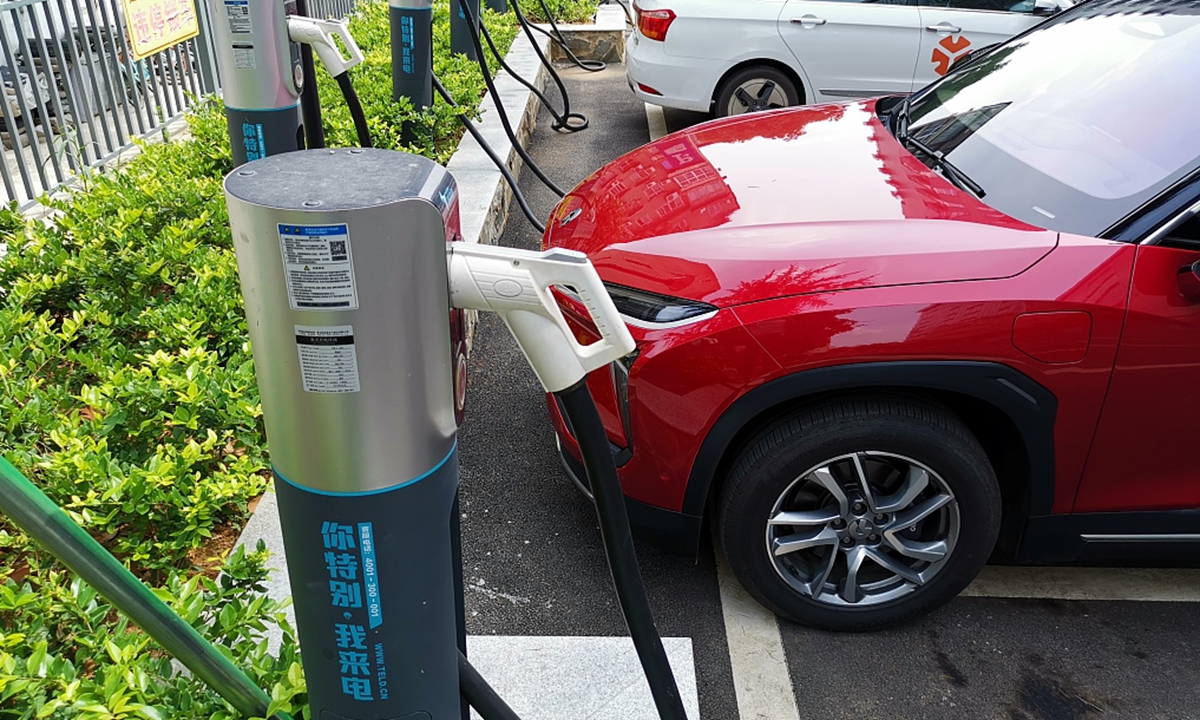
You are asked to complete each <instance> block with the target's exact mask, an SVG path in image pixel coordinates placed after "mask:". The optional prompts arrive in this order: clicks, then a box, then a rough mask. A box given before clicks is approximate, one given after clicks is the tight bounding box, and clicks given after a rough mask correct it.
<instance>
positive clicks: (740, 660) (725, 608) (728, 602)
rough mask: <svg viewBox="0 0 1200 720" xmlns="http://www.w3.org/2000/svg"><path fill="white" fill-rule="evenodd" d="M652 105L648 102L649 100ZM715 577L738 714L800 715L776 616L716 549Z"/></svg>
mask: <svg viewBox="0 0 1200 720" xmlns="http://www.w3.org/2000/svg"><path fill="white" fill-rule="evenodd" d="M647 107H649V106H647ZM717 582H718V583H719V584H720V588H721V612H722V614H723V615H724V616H725V636H726V638H727V639H728V641H729V661H730V666H731V668H732V671H733V688H734V690H735V691H736V693H737V707H738V717H739V718H740V720H800V713H799V711H798V710H797V709H796V696H795V694H794V693H793V692H792V679H791V677H790V676H789V675H788V667H787V658H786V657H785V656H784V652H783V638H782V637H781V636H780V634H779V624H778V623H777V622H776V621H775V616H774V615H773V614H772V613H771V612H769V611H768V610H767V609H766V608H764V607H763V606H761V605H759V604H758V602H757V601H756V600H755V599H754V598H752V597H750V595H748V594H747V593H746V591H745V589H743V588H742V586H741V585H740V584H739V583H738V581H737V578H735V577H734V576H733V573H732V572H731V571H730V570H729V565H728V564H727V563H726V562H725V558H724V557H723V556H722V555H721V551H720V549H718V550H717Z"/></svg>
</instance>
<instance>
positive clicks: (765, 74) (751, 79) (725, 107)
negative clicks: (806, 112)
mask: <svg viewBox="0 0 1200 720" xmlns="http://www.w3.org/2000/svg"><path fill="white" fill-rule="evenodd" d="M800 102H801V98H800V92H799V90H798V89H797V88H796V82H795V81H794V80H792V78H790V77H788V76H787V74H786V73H784V72H782V71H781V70H779V69H777V68H773V67H770V66H768V65H752V66H750V67H746V68H742V69H741V70H738V71H737V72H735V73H734V74H732V75H730V76H729V77H727V78H726V79H725V81H724V82H723V83H721V86H720V87H719V88H718V89H717V99H716V103H715V105H714V107H713V114H714V115H716V116H717V117H728V116H729V115H741V114H742V113H748V112H758V111H760V110H774V109H776V108H783V107H792V106H794V105H799V104H800Z"/></svg>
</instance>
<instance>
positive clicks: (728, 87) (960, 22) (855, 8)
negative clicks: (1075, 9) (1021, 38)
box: [625, 0, 1074, 117]
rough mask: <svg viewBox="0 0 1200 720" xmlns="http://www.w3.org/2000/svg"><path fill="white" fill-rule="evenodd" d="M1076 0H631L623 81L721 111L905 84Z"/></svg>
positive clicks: (650, 98) (660, 97)
mask: <svg viewBox="0 0 1200 720" xmlns="http://www.w3.org/2000/svg"><path fill="white" fill-rule="evenodd" d="M1072 4H1074V0H636V2H635V3H634V12H635V14H636V28H635V29H634V31H633V32H632V33H631V34H630V36H629V39H628V41H627V44H626V55H625V58H626V67H627V74H628V77H629V85H630V87H631V88H632V89H633V92H634V93H635V94H637V96H638V97H639V98H640V99H642V100H643V101H645V102H648V103H651V104H655V105H662V106H665V107H672V108H679V109H681V110H695V111H698V112H712V113H713V114H715V115H717V116H718V117H721V116H726V115H736V114H739V113H744V112H752V111H755V110H766V109H768V108H779V107H788V106H791V105H804V104H810V103H819V102H830V101H837V100H845V99H848V98H861V97H872V96H877V95H887V94H894V93H907V92H912V91H913V90H916V89H918V88H921V87H924V86H925V85H927V84H929V83H930V82H932V81H933V80H936V79H937V78H938V77H940V76H942V75H945V74H946V72H947V71H948V70H949V69H950V66H951V65H952V64H953V63H954V61H955V60H956V59H958V58H961V57H962V56H963V55H965V54H966V53H968V52H970V51H971V50H974V49H978V48H982V47H984V46H986V45H991V44H993V43H997V42H1000V41H1002V40H1006V39H1008V38H1009V37H1012V36H1013V35H1016V34H1017V33H1019V32H1021V31H1023V30H1025V29H1027V28H1029V27H1032V26H1033V25H1036V24H1037V23H1039V22H1041V21H1042V20H1044V19H1045V18H1046V17H1048V16H1050V15H1053V14H1055V13H1057V12H1058V11H1060V10H1065V9H1066V8H1067V7H1069V6H1070V5H1072Z"/></svg>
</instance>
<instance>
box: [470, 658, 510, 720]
mask: <svg viewBox="0 0 1200 720" xmlns="http://www.w3.org/2000/svg"><path fill="white" fill-rule="evenodd" d="M458 690H459V692H461V693H462V696H463V698H465V699H466V701H467V704H468V705H470V706H471V707H473V708H475V711H476V712H478V713H479V717H481V718H483V720H521V718H520V717H518V716H517V713H516V712H514V711H513V709H512V708H510V707H509V706H508V703H506V702H504V698H502V697H500V693H498V692H496V690H495V689H494V688H493V687H492V686H491V685H488V681H487V680H484V679H483V676H482V675H480V674H479V671H478V670H476V669H475V666H473V665H472V664H471V663H470V662H469V661H468V660H467V656H466V655H463V654H462V652H459V653H458Z"/></svg>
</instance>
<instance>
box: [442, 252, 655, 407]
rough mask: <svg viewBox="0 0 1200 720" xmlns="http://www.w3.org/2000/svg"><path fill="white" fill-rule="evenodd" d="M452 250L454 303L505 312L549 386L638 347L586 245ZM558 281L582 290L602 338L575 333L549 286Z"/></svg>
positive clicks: (560, 385) (556, 387) (560, 386)
mask: <svg viewBox="0 0 1200 720" xmlns="http://www.w3.org/2000/svg"><path fill="white" fill-rule="evenodd" d="M446 254H447V261H448V264H449V270H450V304H451V305H453V306H454V307H456V308H461V309H464V310H468V309H469V310H489V311H492V312H496V313H498V314H499V315H500V316H501V317H502V318H504V322H505V324H507V325H508V329H509V330H510V331H511V332H512V334H513V335H514V336H515V337H516V339H517V342H518V344H520V346H521V350H522V351H523V352H524V353H525V357H526V358H527V359H528V360H529V364H530V365H531V366H532V367H533V372H534V373H535V374H536V375H537V378H538V380H539V381H541V383H542V386H543V387H544V388H546V391H547V392H559V391H560V390H565V389H567V388H569V387H571V386H572V385H574V384H575V383H577V382H579V381H580V380H582V379H583V378H584V377H585V376H587V374H588V373H589V372H591V371H593V370H596V369H598V368H601V367H604V366H605V365H607V364H608V363H611V362H612V361H614V360H617V359H619V358H621V357H624V356H625V355H628V354H629V353H631V352H633V350H634V347H635V346H634V342H633V336H632V335H630V334H629V328H627V327H626V326H625V322H624V321H623V320H622V319H621V315H620V313H618V312H617V308H616V306H615V305H613V302H612V298H610V297H609V296H608V292H607V291H606V290H605V289H604V284H603V283H601V281H600V276H599V275H598V274H596V269H595V268H594V267H592V263H591V262H590V261H589V260H588V259H587V256H586V255H584V254H583V253H579V252H575V251H573V250H548V251H546V252H540V253H539V252H532V251H529V250H517V249H515V248H505V247H496V246H492V245H473V244H472V245H468V244H467V243H452V244H450V245H448V246H447V250H446ZM554 285H563V286H568V287H570V288H571V289H572V290H573V291H574V292H575V293H576V294H577V295H578V296H579V297H580V298H581V300H582V301H583V304H584V306H585V307H586V308H587V310H588V313H589V314H590V315H591V317H592V323H593V324H594V325H595V326H596V330H598V331H599V333H600V340H597V341H596V342H594V343H592V344H590V345H581V344H580V343H579V342H578V341H577V340H576V339H575V334H574V333H573V332H571V328H570V327H569V326H568V325H567V321H566V319H565V318H563V314H562V311H561V310H560V309H559V307H558V303H557V302H556V301H555V299H554V296H553V295H552V294H551V292H550V288H551V287H553V286H554Z"/></svg>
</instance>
